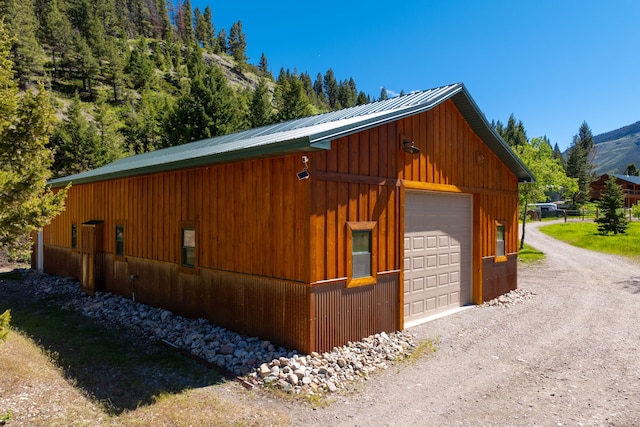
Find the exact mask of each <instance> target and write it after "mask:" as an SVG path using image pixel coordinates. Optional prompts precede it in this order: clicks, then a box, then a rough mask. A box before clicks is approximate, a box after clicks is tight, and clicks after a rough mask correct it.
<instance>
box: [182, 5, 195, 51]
mask: <svg viewBox="0 0 640 427" xmlns="http://www.w3.org/2000/svg"><path fill="white" fill-rule="evenodd" d="M182 20H183V22H184V34H183V35H182V36H183V40H184V43H185V44H186V45H189V44H191V43H193V42H194V41H195V38H194V32H193V9H192V8H191V0H185V1H184V3H183V4H182Z"/></svg>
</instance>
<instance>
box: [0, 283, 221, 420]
mask: <svg viewBox="0 0 640 427" xmlns="http://www.w3.org/2000/svg"><path fill="white" fill-rule="evenodd" d="M68 298H69V297H67V296H64V295H55V296H45V297H37V296H35V295H34V294H33V292H31V290H30V288H29V287H28V286H25V285H23V283H22V282H21V281H19V280H11V279H5V280H1V279H0V313H2V312H4V310H5V309H10V310H11V327H12V328H13V329H16V330H19V331H21V332H23V333H24V334H25V335H27V336H29V337H31V338H32V339H33V340H34V341H35V342H36V343H38V345H39V346H40V347H41V348H42V349H43V351H44V352H45V353H46V354H47V355H48V356H49V358H50V360H52V361H53V362H54V363H55V364H57V365H58V366H59V367H60V368H61V369H62V370H63V372H64V374H65V376H66V377H67V378H68V379H69V380H70V381H71V382H72V383H73V384H75V385H76V386H77V387H79V388H81V389H82V390H84V391H85V392H86V393H87V394H88V395H89V396H92V397H93V398H94V399H95V400H96V401H98V402H100V403H101V404H102V405H103V406H104V408H105V410H106V411H107V412H108V413H110V414H113V415H117V414H120V413H122V412H123V411H125V410H133V409H136V408H138V407H140V406H144V405H148V404H152V403H153V402H154V397H155V396H159V395H163V394H175V393H180V392H181V391H184V390H188V389H193V388H199V387H204V386H209V385H214V384H218V383H221V382H223V381H224V377H223V376H222V375H221V374H220V373H219V372H217V371H215V370H213V369H210V368H208V367H205V366H203V365H201V364H199V363H197V362H196V361H194V360H192V359H189V358H187V357H184V356H182V355H181V354H179V353H176V352H175V351H173V350H171V349H168V348H166V347H164V346H162V345H161V344H159V343H154V342H151V341H149V340H147V339H145V338H144V337H136V336H135V333H131V332H130V331H125V330H122V329H118V328H116V327H113V328H110V327H108V326H105V325H103V324H100V323H98V322H97V321H96V320H95V319H92V318H89V317H86V316H83V315H81V314H80V313H77V312H76V311H73V310H71V309H68V308H64V307H65V303H66V302H67V299H68Z"/></svg>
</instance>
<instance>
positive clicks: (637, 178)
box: [609, 173, 640, 185]
mask: <svg viewBox="0 0 640 427" xmlns="http://www.w3.org/2000/svg"><path fill="white" fill-rule="evenodd" d="M609 176H615V177H616V178H618V179H621V180H623V181H627V182H630V183H632V184H635V185H640V176H630V175H620V174H617V173H612V174H610V175H609Z"/></svg>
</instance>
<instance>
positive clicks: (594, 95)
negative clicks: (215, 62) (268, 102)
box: [192, 0, 640, 150]
mask: <svg viewBox="0 0 640 427" xmlns="http://www.w3.org/2000/svg"><path fill="white" fill-rule="evenodd" d="M207 4H208V5H209V6H210V7H211V10H212V14H213V23H214V25H215V27H216V31H219V30H220V29H221V28H225V29H226V31H227V33H228V31H229V28H230V27H231V25H232V24H233V23H234V22H236V21H241V22H242V25H243V31H244V33H245V34H246V36H247V45H248V46H247V54H248V56H249V58H250V59H249V62H251V63H254V64H255V63H257V62H258V60H259V59H260V55H261V53H262V52H264V53H265V55H266V56H267V59H268V61H269V68H270V70H271V71H272V72H273V73H274V75H277V74H278V72H279V70H280V68H281V67H284V68H289V69H291V70H292V71H293V70H294V69H297V71H298V72H303V71H306V72H308V73H309V74H310V75H311V77H312V79H315V76H316V75H317V74H318V72H320V73H322V74H323V75H324V73H325V72H326V71H327V70H328V69H329V68H332V69H333V71H334V73H335V75H336V78H337V79H338V80H343V79H348V78H350V77H353V79H354V80H355V82H356V84H357V86H358V89H359V90H363V91H364V92H365V93H367V94H370V95H371V96H373V97H376V98H377V97H378V96H379V95H380V90H381V87H382V86H384V87H385V88H386V89H387V92H388V93H389V95H393V94H394V93H399V92H400V91H401V90H404V91H405V92H411V91H414V90H423V89H429V88H433V87H437V86H442V85H446V84H450V83H456V82H463V83H464V84H465V85H466V86H467V89H468V90H469V92H470V93H471V96H472V97H473V98H474V100H475V101H476V103H477V104H478V106H479V107H480V109H481V110H482V111H483V113H484V114H485V116H486V117H487V119H488V120H489V121H491V120H500V121H502V122H503V123H506V122H507V120H508V118H509V115H510V114H511V113H513V114H514V115H515V117H516V119H518V120H522V122H523V123H524V125H525V128H526V130H527V136H529V137H530V138H531V137H535V136H542V135H546V136H547V137H548V138H549V139H550V140H551V143H552V144H554V143H558V145H559V146H560V148H561V149H562V150H564V149H566V148H567V147H569V145H570V144H571V141H572V138H573V135H575V134H576V133H577V132H578V128H579V127H580V125H581V124H582V122H583V121H586V122H587V123H588V124H589V126H590V127H591V130H592V131H593V133H594V135H597V134H600V133H603V132H607V131H610V130H614V129H617V128H619V127H622V126H625V125H629V124H632V123H634V122H636V121H638V120H640V1H637V0H620V1H618V0H611V1H608V2H604V1H602V0H600V1H593V0H554V1H551V0H536V1H526V0H513V1H506V0H495V1H492V0H489V1H473V0H468V1H462V0H449V1H445V0H441V1H435V0H434V1H406V2H403V1H395V2H390V1H385V2H380V1H374V0H371V1H344V0H343V1H334V0H324V1H316V2H305V1H299V0H298V1H281V2H264V1H259V2H258V1H242V2H235V3H234V2H229V1H225V2H215V1H213V0H192V7H193V8H194V9H195V8H196V7H200V9H201V10H204V7H205V6H206V5H207Z"/></svg>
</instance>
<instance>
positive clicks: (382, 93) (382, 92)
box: [380, 86, 389, 101]
mask: <svg viewBox="0 0 640 427" xmlns="http://www.w3.org/2000/svg"><path fill="white" fill-rule="evenodd" d="M387 99H389V95H387V88H385V87H384V86H382V88H381V89H380V101H384V100H387Z"/></svg>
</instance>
